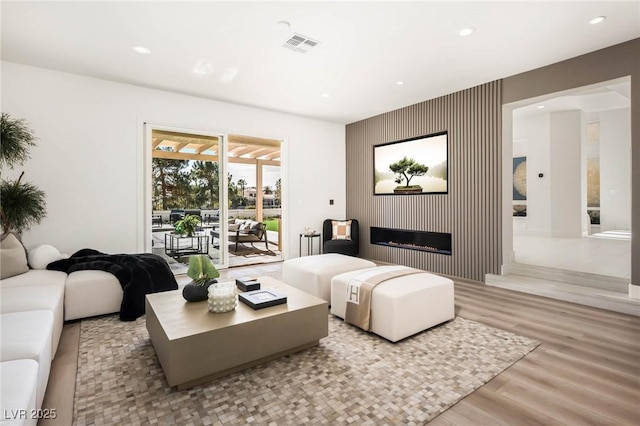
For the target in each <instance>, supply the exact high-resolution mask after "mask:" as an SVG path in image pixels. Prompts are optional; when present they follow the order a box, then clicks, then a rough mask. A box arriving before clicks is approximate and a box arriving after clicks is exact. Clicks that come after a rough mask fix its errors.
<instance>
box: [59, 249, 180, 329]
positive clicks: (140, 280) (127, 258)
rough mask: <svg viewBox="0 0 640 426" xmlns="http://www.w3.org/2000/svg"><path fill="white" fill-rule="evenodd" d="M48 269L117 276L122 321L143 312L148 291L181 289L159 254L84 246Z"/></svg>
mask: <svg viewBox="0 0 640 426" xmlns="http://www.w3.org/2000/svg"><path fill="white" fill-rule="evenodd" d="M47 269H51V270H53V271H62V272H66V273H67V274H70V273H72V272H75V271H84V270H98V271H105V272H109V273H111V274H113V275H115V277H116V278H117V279H118V281H120V285H121V286H122V291H123V296H122V304H121V305H120V320H122V321H134V320H135V319H136V318H138V317H140V316H142V315H144V307H145V295H146V294H149V293H158V292H161V291H167V290H177V288H178V283H176V279H175V278H174V276H173V273H172V272H171V269H170V268H169V265H168V264H167V262H166V261H165V260H164V259H163V258H162V257H160V256H158V255H156V254H149V253H142V254H105V253H101V252H99V251H97V250H92V249H82V250H80V251H78V252H76V253H74V254H73V255H72V256H71V257H70V258H68V259H62V260H57V261H55V262H51V263H50V264H48V265H47Z"/></svg>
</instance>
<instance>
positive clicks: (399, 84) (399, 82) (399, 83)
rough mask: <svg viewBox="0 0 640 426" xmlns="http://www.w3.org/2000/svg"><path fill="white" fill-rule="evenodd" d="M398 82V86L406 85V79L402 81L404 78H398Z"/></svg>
mask: <svg viewBox="0 0 640 426" xmlns="http://www.w3.org/2000/svg"><path fill="white" fill-rule="evenodd" d="M396 84H397V85H398V86H402V85H404V81H402V80H398V81H396Z"/></svg>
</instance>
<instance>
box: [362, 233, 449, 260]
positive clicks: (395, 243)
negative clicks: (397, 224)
mask: <svg viewBox="0 0 640 426" xmlns="http://www.w3.org/2000/svg"><path fill="white" fill-rule="evenodd" d="M370 230H371V244H377V245H381V246H388V247H398V248H403V249H408V250H419V251H426V252H431V253H439V254H447V255H449V256H451V234H445V233H442V232H426V231H411V230H407V229H391V228H378V227H375V226H372V227H371V228H370Z"/></svg>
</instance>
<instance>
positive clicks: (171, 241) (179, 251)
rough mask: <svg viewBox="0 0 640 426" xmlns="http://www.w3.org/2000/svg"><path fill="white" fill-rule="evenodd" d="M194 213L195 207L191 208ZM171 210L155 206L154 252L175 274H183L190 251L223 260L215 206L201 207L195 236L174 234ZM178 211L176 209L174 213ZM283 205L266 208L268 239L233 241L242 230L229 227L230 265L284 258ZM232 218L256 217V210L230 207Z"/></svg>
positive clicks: (227, 246) (268, 261) (265, 222)
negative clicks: (232, 208)
mask: <svg viewBox="0 0 640 426" xmlns="http://www.w3.org/2000/svg"><path fill="white" fill-rule="evenodd" d="M191 213H195V211H191ZM171 214H172V213H171V211H170V210H166V211H162V210H158V211H155V210H154V214H153V217H154V218H155V221H154V223H153V224H152V231H153V232H152V247H153V253H155V254H158V255H160V256H162V257H163V258H165V259H166V260H167V262H168V263H169V266H170V267H171V269H172V270H173V271H174V273H175V274H184V273H186V271H187V266H188V263H189V258H188V257H189V255H191V254H207V255H208V256H209V257H210V258H211V259H212V260H213V263H214V264H222V263H223V259H222V258H221V255H222V252H221V248H220V238H219V235H220V222H219V220H218V213H217V211H215V210H202V211H201V217H202V223H201V226H199V227H197V228H196V233H195V235H194V236H193V237H178V236H176V235H175V233H174V232H175V225H174V224H173V223H172V222H171ZM173 214H175V213H173ZM279 214H280V209H265V216H266V215H269V217H270V218H269V219H265V220H264V222H263V223H264V224H265V225H266V232H265V237H266V238H265V239H262V240H261V242H243V241H242V240H239V241H232V240H233V239H234V237H235V235H236V233H237V232H238V233H239V230H237V231H233V230H230V231H229V240H228V241H227V244H226V248H227V250H228V253H229V263H228V265H229V267H236V266H246V265H254V264H259V263H270V262H278V261H281V260H282V255H281V251H280V243H279V242H280V241H281V236H280V227H279V225H280V220H279V219H278V218H277V216H279ZM229 215H230V216H231V217H232V219H229V222H234V221H236V219H237V220H239V221H240V220H253V219H255V210H237V209H236V210H229Z"/></svg>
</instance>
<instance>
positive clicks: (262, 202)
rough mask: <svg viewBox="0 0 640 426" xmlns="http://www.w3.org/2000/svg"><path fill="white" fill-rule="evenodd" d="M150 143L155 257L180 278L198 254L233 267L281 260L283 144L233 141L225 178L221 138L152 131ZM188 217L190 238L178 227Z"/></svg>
mask: <svg viewBox="0 0 640 426" xmlns="http://www.w3.org/2000/svg"><path fill="white" fill-rule="evenodd" d="M152 138H153V144H152V150H153V151H152V174H153V181H152V190H153V193H152V207H153V211H152V217H151V230H152V232H151V234H152V235H151V241H152V251H153V253H155V254H158V255H161V256H162V257H164V258H165V259H166V260H167V262H168V263H169V265H170V266H171V268H172V270H173V271H174V273H176V274H182V273H186V270H187V264H188V261H189V260H188V259H189V256H190V255H193V254H206V255H208V256H209V257H210V258H211V259H212V260H213V262H214V264H216V265H218V266H224V265H228V266H229V267H234V266H245V265H250V264H259V263H268V262H275V261H280V260H282V256H281V245H282V238H281V235H280V230H281V229H282V223H281V219H280V218H281V208H280V204H281V185H280V184H281V180H280V141H275V140H268V139H259V138H252V137H246V136H238V135H228V137H227V141H228V143H227V147H226V151H227V170H226V179H224V178H223V179H221V177H220V171H221V164H220V161H219V160H220V159H221V157H220V156H219V153H221V151H222V150H223V148H222V137H221V136H207V135H195V134H187V133H177V132H171V131H165V130H155V129H154V130H152ZM225 180H226V183H227V185H226V188H224V189H226V191H223V187H222V185H221V184H220V183H221V182H225ZM223 194H224V196H223ZM225 196H226V197H225ZM223 197H224V198H226V199H225V200H223ZM225 205H226V206H228V210H227V212H226V213H227V214H226V219H224V220H223V221H222V222H221V220H220V219H221V214H220V212H221V206H225ZM189 216H195V219H194V220H195V221H196V222H197V226H196V227H195V230H194V233H193V235H189V236H187V235H186V234H185V233H184V232H182V233H181V232H178V231H180V229H178V230H176V225H178V228H180V220H182V219H184V218H185V217H189ZM221 225H222V226H221ZM225 233H226V235H227V238H226V240H227V241H224V243H222V242H221V237H222V236H223V235H224V234H225Z"/></svg>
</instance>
